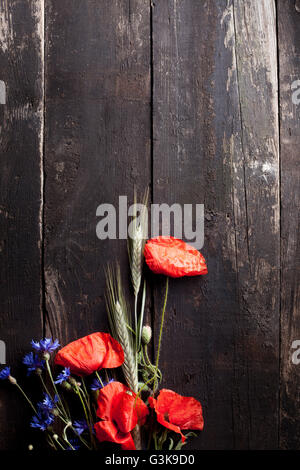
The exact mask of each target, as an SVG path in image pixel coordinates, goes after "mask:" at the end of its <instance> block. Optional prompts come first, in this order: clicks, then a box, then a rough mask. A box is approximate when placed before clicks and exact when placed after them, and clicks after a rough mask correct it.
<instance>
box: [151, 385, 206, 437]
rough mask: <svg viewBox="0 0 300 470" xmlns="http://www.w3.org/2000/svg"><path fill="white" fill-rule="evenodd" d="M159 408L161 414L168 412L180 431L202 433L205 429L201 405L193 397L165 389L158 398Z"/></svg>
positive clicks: (170, 419)
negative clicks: (190, 430)
mask: <svg viewBox="0 0 300 470" xmlns="http://www.w3.org/2000/svg"><path fill="white" fill-rule="evenodd" d="M158 407H159V410H160V411H161V412H163V413H166V412H167V413H168V417H169V421H170V422H171V423H173V424H175V425H177V426H179V427H180V429H193V430H200V431H202V429H203V427H204V421H203V414H202V406H201V403H200V402H199V401H198V400H196V399H195V398H193V397H183V396H182V395H179V394H178V393H175V392H173V391H172V390H166V389H163V390H161V392H160V394H159V396H158ZM166 408H167V409H166Z"/></svg>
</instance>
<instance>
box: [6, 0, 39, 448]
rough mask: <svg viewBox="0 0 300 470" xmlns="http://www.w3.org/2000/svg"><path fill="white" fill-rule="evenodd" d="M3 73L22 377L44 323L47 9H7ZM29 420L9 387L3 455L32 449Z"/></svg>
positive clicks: (11, 297) (11, 359) (11, 289)
mask: <svg viewBox="0 0 300 470" xmlns="http://www.w3.org/2000/svg"><path fill="white" fill-rule="evenodd" d="M0 65H1V66H0V80H1V81H2V82H4V84H5V90H6V98H5V100H3V101H6V103H5V104H1V105H0V116H1V118H0V152H1V157H0V273H1V274H0V277H1V284H0V339H1V340H2V341H4V342H5V345H6V352H7V358H6V362H7V363H8V364H11V366H12V370H13V371H14V373H15V374H18V375H21V377H22V372H24V371H23V368H22V369H21V367H20V365H19V364H20V363H21V360H22V356H23V354H24V352H26V351H28V349H29V347H30V346H29V344H30V340H31V339H32V338H36V339H38V338H39V337H41V335H42V323H43V322H42V313H41V211H42V181H43V178H42V147H43V132H42V130H43V2H41V1H39V0H24V1H22V2H20V1H16V0H11V1H6V0H1V1H0ZM2 97H3V95H2ZM3 101H2V102H3ZM21 380H22V379H21ZM29 413H30V411H29V410H27V406H26V404H24V402H23V401H22V398H21V397H20V396H19V394H18V393H17V391H16V390H12V389H11V388H10V389H9V388H8V387H7V388H3V386H2V384H1V388H0V448H1V450H5V449H14V450H15V449H17V448H24V446H26V443H27V445H28V444H29V442H28V439H29V435H28V431H26V432H27V433H26V434H25V433H24V429H25V428H26V430H27V428H28V422H27V421H28V417H29V416H28V415H29ZM24 436H25V437H24Z"/></svg>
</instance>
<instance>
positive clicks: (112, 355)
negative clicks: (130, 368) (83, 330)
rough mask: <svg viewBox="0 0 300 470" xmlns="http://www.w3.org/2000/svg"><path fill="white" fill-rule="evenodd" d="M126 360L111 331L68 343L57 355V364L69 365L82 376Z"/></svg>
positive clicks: (117, 364) (118, 364)
mask: <svg viewBox="0 0 300 470" xmlns="http://www.w3.org/2000/svg"><path fill="white" fill-rule="evenodd" d="M123 362H124V352H123V349H122V346H121V345H120V344H119V343H118V341H116V340H115V339H114V338H112V337H111V335H110V334H109V333H92V334H91V335H88V336H85V337H84V338H80V339H78V340H77V341H73V342H72V343H69V344H67V346H65V347H64V348H62V349H61V350H60V351H59V352H58V353H57V354H56V356H55V364H59V365H61V366H64V367H69V368H70V369H71V372H72V373H73V374H76V375H79V376H82V375H89V374H92V373H93V372H95V371H97V370H99V369H103V368H108V369H112V368H114V367H119V366H121V365H122V364H123Z"/></svg>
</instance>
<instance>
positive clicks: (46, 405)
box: [38, 393, 59, 412]
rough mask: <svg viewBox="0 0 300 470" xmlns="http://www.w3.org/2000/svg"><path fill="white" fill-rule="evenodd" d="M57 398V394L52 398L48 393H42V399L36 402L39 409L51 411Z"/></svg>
mask: <svg viewBox="0 0 300 470" xmlns="http://www.w3.org/2000/svg"><path fill="white" fill-rule="evenodd" d="M58 400H59V398H58V396H57V395H55V396H54V398H53V400H52V398H51V397H50V396H49V395H48V393H45V394H44V400H43V401H42V402H41V403H38V408H39V409H40V410H46V411H49V412H50V411H52V410H54V408H56V403H57V402H58Z"/></svg>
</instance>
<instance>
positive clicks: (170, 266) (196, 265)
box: [144, 237, 207, 277]
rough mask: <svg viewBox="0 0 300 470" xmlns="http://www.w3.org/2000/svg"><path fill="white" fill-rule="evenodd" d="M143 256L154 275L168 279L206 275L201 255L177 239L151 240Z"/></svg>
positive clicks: (158, 238) (160, 238)
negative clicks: (168, 277) (167, 277)
mask: <svg viewBox="0 0 300 470" xmlns="http://www.w3.org/2000/svg"><path fill="white" fill-rule="evenodd" d="M144 255H145V260H146V263H147V264H148V266H149V268H150V269H151V271H153V272H154V273H156V274H165V275H166V276H170V277H182V276H197V275H198V274H207V267H206V263H205V259H204V257H203V256H202V255H201V253H200V252H199V251H198V250H196V249H195V248H193V247H192V246H191V245H188V244H187V243H185V242H184V241H182V240H179V239H178V238H174V237H157V238H152V239H151V240H148V241H147V243H146V245H145V250H144Z"/></svg>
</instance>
